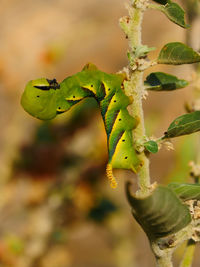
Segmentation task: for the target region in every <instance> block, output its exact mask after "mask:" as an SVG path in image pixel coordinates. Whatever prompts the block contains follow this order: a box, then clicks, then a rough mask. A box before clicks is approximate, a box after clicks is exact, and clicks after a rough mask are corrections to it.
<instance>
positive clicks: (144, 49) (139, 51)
mask: <svg viewBox="0 0 200 267" xmlns="http://www.w3.org/2000/svg"><path fill="white" fill-rule="evenodd" d="M155 49H156V48H155V47H148V46H147V45H139V46H137V47H136V48H135V52H134V57H136V58H142V57H145V56H146V55H147V54H148V53H149V52H151V51H153V50H155Z"/></svg>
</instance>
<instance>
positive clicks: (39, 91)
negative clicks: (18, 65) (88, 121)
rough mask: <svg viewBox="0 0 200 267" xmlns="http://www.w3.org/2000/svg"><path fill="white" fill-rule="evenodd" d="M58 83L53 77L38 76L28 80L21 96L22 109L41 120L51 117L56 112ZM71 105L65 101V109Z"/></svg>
mask: <svg viewBox="0 0 200 267" xmlns="http://www.w3.org/2000/svg"><path fill="white" fill-rule="evenodd" d="M59 89H60V85H59V84H58V83H57V81H56V80H55V79H53V80H48V79H45V78H40V79H36V80H32V81H30V82H28V84H27V85H26V88H25V90H24V93H23V95H22V98H21V105H22V106H23V108H24V110H25V111H27V112H28V113H29V114H31V115H32V116H34V117H36V118H38V119H41V120H50V119H53V118H54V117H55V116H56V115H57V114H58V106H60V105H59ZM70 107H71V105H70V104H69V103H68V102H67V101H66V103H65V111H66V110H67V109H69V108H70Z"/></svg>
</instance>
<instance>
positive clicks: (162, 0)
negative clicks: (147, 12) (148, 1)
mask: <svg viewBox="0 0 200 267" xmlns="http://www.w3.org/2000/svg"><path fill="white" fill-rule="evenodd" d="M153 1H154V2H156V3H159V4H161V5H166V4H167V0H153Z"/></svg>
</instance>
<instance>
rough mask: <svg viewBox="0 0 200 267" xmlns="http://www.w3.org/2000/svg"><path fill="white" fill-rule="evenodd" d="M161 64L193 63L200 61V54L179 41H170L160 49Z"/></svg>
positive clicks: (159, 60)
mask: <svg viewBox="0 0 200 267" xmlns="http://www.w3.org/2000/svg"><path fill="white" fill-rule="evenodd" d="M157 61H158V63H159V64H172V65H180V64H191V63H196V62H199V61H200V55H199V54H198V53H197V52H195V51H194V50H193V49H192V48H191V47H189V46H187V45H185V44H183V43H179V42H174V43H168V44H166V45H165V46H164V47H163V48H162V49H161V51H160V54H159V56H158V60H157Z"/></svg>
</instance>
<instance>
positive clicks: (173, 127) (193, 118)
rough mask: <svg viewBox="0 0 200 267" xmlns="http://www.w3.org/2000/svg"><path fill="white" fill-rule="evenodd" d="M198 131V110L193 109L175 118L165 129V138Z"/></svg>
mask: <svg viewBox="0 0 200 267" xmlns="http://www.w3.org/2000/svg"><path fill="white" fill-rule="evenodd" d="M198 131H200V111H194V112H191V113H188V114H184V115H182V116H180V117H178V118H176V119H175V120H174V121H173V122H172V123H171V124H170V126H169V128H168V129H167V132H166V133H165V138H172V137H177V136H181V135H186V134H191V133H195V132H198Z"/></svg>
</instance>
